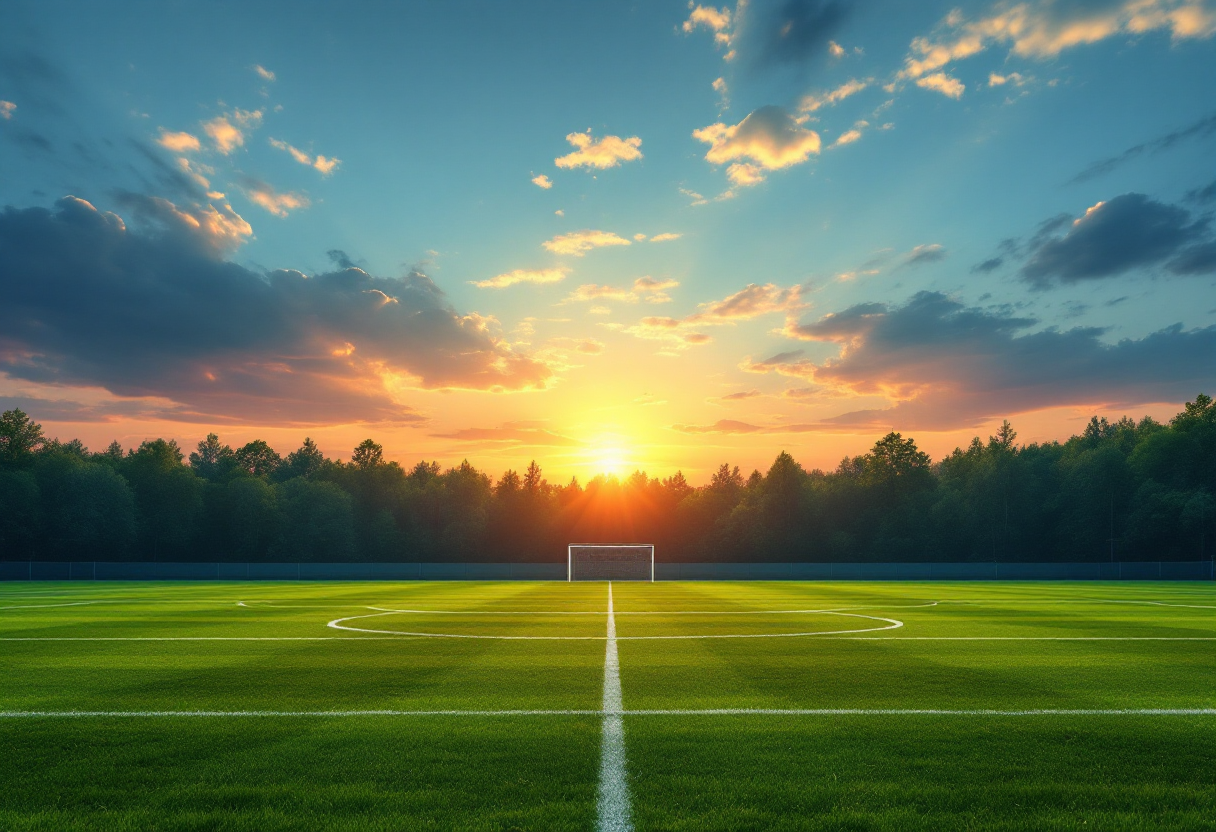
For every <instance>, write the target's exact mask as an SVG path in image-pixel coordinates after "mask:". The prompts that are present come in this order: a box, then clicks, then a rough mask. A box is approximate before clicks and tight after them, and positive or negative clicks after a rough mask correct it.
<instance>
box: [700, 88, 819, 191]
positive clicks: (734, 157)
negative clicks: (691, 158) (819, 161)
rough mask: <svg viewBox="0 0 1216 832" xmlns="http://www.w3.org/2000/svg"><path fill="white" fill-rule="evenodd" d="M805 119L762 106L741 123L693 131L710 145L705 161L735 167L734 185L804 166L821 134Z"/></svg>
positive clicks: (777, 108)
mask: <svg viewBox="0 0 1216 832" xmlns="http://www.w3.org/2000/svg"><path fill="white" fill-rule="evenodd" d="M805 120H806V119H805V117H802V118H795V117H794V116H792V115H790V114H789V113H788V112H786V111H785V110H784V109H783V108H781V107H776V106H768V107H761V108H760V109H758V110H755V111H753V112H752V113H750V114H749V115H748V116H747V117H746V118H744V119H743V121H741V122H739V123H738V124H723V123H721V122H718V123H717V124H711V125H709V126H708V127H702V128H701V129H699V130H694V131H693V134H692V135H693V138H695V139H697V140H698V141H702V142H705V143H706V144H708V145H709V150H708V151H707V152H706V154H705V160H706V161H708V162H710V163H712V164H715V165H721V164H727V163H729V162H737V163H742V166H739V165H736V166H732V167H733V168H734V169H735V170H734V173H733V174H732V173H730V172H729V171H728V174H729V175H731V180H732V181H733V182H735V184H754V183H755V182H759V181H763V174H762V173H761V169H764V170H779V169H781V168H786V167H789V166H791V165H797V164H801V163H802V162H805V161H806V160H807V159H809V158H810V157H811V156H812V155H813V154H816V153H819V150H820V141H819V134H818V133H816V132H815V131H814V130H808V129H807V128H805V127H803V126H802V125H803V123H804V122H805Z"/></svg>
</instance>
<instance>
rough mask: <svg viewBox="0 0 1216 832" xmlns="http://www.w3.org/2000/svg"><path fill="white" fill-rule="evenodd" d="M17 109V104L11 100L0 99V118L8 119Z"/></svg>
mask: <svg viewBox="0 0 1216 832" xmlns="http://www.w3.org/2000/svg"><path fill="white" fill-rule="evenodd" d="M16 111H17V105H16V104H14V103H13V102H11V101H0V118H2V119H4V120H5V121H8V120H9V119H11V118H12V117H13V113H15V112H16Z"/></svg>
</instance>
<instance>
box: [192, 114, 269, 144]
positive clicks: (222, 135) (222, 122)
mask: <svg viewBox="0 0 1216 832" xmlns="http://www.w3.org/2000/svg"><path fill="white" fill-rule="evenodd" d="M261 123H262V111H261V110H241V109H237V110H233V111H232V112H231V113H227V114H226V115H222V116H216V117H215V118H213V119H211V120H210V121H204V122H203V132H204V133H206V134H207V135H208V136H209V137H210V138H211V142H212V143H213V144H214V145H215V149H216V150H217V151H219V152H220V153H223V154H224V155H228V154H229V153H231V152H232V151H234V150H236V149H237V148H238V147H241V146H243V145H244V144H245V131H246V130H253V129H256V128H257V127H258V125H260V124H261Z"/></svg>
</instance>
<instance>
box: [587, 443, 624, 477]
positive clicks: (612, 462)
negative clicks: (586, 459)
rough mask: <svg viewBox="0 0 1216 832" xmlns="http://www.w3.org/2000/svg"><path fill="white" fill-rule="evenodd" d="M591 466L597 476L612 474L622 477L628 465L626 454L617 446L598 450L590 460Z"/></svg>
mask: <svg viewBox="0 0 1216 832" xmlns="http://www.w3.org/2000/svg"><path fill="white" fill-rule="evenodd" d="M592 464H593V465H594V467H595V471H596V473H597V474H612V475H613V476H616V477H622V476H624V475H625V469H626V468H627V466H628V464H629V459H628V454H626V452H625V451H624V449H622V448H620V447H617V446H609V447H604V448H599V449H597V450H596V452H595V456H594V457H593V458H592Z"/></svg>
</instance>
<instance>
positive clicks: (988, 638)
mask: <svg viewBox="0 0 1216 832" xmlns="http://www.w3.org/2000/svg"><path fill="white" fill-rule="evenodd" d="M835 640H836V641H1216V636H854V637H848V636H840V637H838V638H837V639H835Z"/></svg>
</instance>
